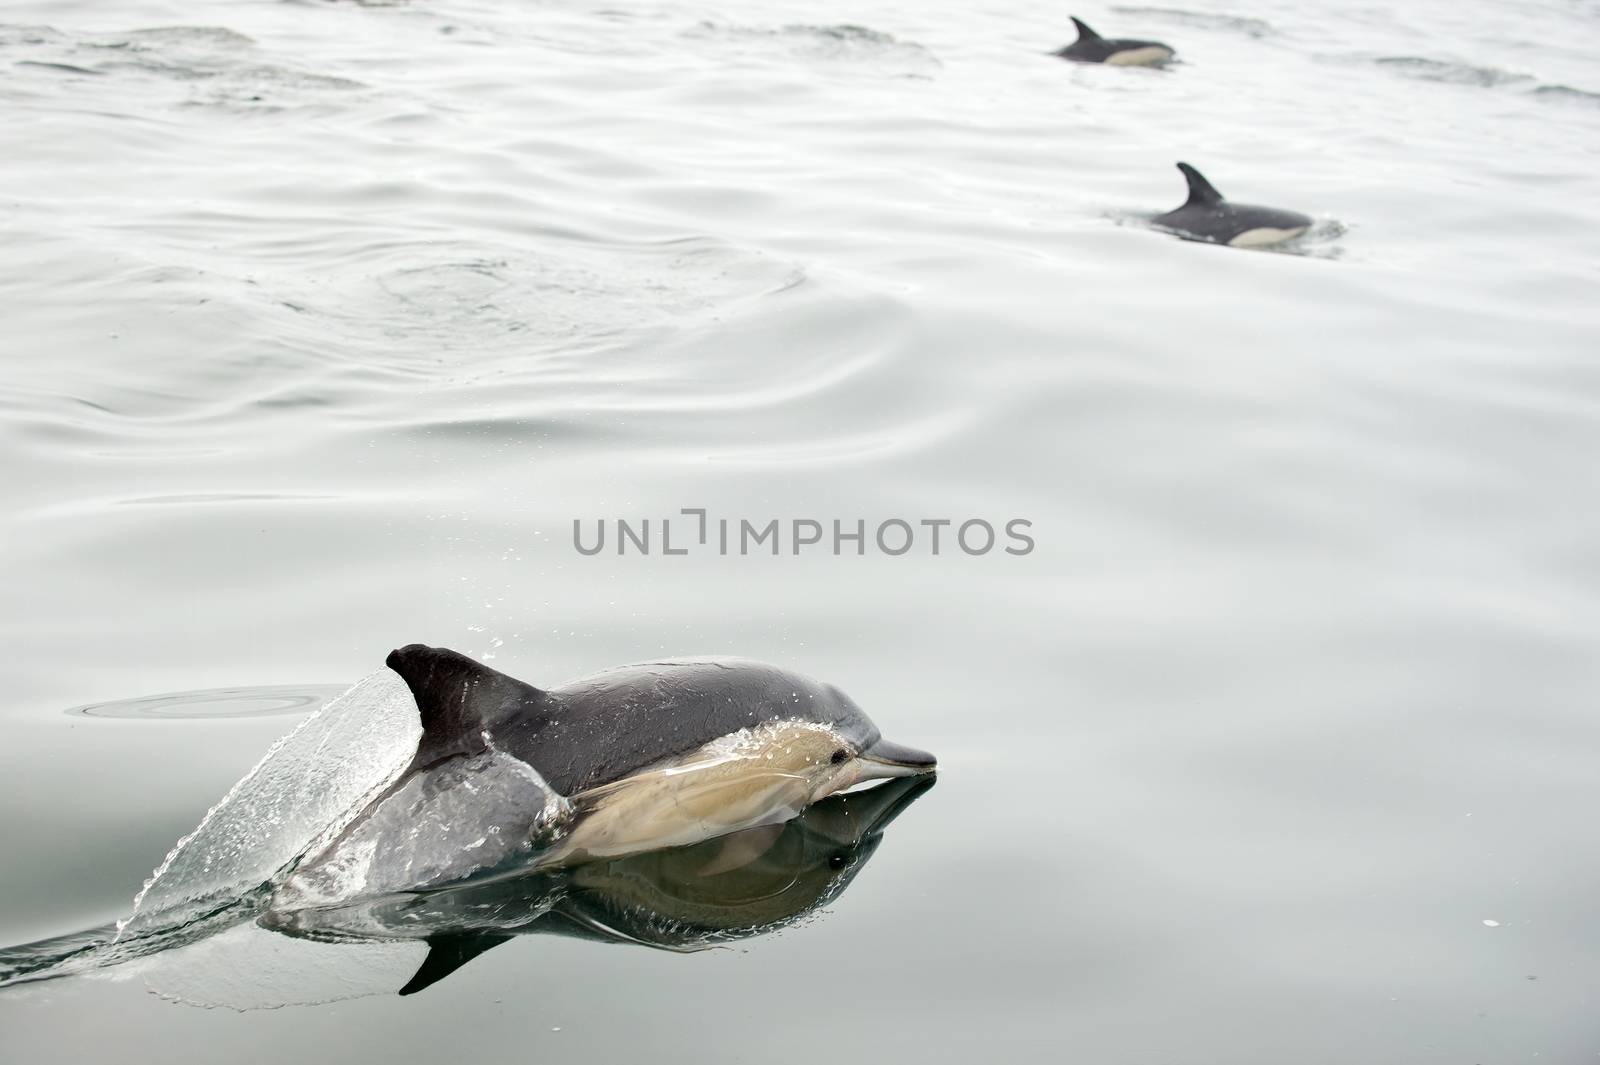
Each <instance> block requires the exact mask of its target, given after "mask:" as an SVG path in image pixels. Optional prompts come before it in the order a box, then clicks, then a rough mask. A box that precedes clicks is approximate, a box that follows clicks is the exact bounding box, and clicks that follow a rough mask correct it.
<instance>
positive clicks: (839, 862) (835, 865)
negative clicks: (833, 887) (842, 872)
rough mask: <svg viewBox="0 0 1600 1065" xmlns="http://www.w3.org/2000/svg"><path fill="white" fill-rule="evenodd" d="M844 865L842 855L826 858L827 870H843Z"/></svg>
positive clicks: (831, 855)
mask: <svg viewBox="0 0 1600 1065" xmlns="http://www.w3.org/2000/svg"><path fill="white" fill-rule="evenodd" d="M845 864H846V863H845V857H844V855H842V854H830V855H829V856H828V868H829V869H833V870H839V869H843V868H844V867H845Z"/></svg>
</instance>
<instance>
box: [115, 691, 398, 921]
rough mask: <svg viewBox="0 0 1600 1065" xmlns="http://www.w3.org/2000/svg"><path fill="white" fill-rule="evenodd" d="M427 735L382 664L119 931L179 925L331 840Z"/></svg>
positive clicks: (184, 853) (288, 739) (228, 813)
mask: <svg viewBox="0 0 1600 1065" xmlns="http://www.w3.org/2000/svg"><path fill="white" fill-rule="evenodd" d="M421 735H422V728H421V725H420V723H419V721H418V715H417V706H416V703H415V701H413V699H412V697H411V693H410V692H409V691H408V690H407V689H406V686H405V684H404V683H403V682H402V681H401V680H400V678H399V677H398V676H397V675H396V674H395V673H394V672H393V671H391V670H388V669H381V670H378V671H377V672H375V673H373V674H371V675H370V676H367V677H365V678H363V679H362V680H361V681H359V682H357V683H356V685H355V686H354V687H352V688H351V689H350V690H349V691H347V692H345V693H344V694H343V695H341V696H339V697H338V698H337V699H334V700H332V701H331V702H329V703H327V704H326V705H325V706H323V707H322V708H321V709H319V710H317V711H316V712H315V713H313V714H312V715H311V716H310V717H308V718H306V719H305V720H304V721H302V722H301V723H300V724H299V725H298V726H296V727H295V728H294V730H293V731H291V732H290V733H289V734H288V735H286V736H284V737H283V738H282V739H280V740H279V741H278V742H277V743H275V744H273V745H272V747H271V748H270V749H269V750H268V751H267V753H266V755H265V757H263V758H262V759H261V761H260V762H258V763H256V766H255V768H254V769H252V770H250V772H248V773H246V774H245V776H244V778H243V779H242V780H240V781H239V782H238V783H237V784H235V785H234V786H233V787H232V788H231V789H230V790H229V791H228V794H227V795H225V796H223V798H222V800H221V801H220V802H218V803H217V804H216V805H215V806H213V807H212V808H211V809H210V811H208V812H207V813H206V815H205V817H204V818H202V819H201V821H200V824H199V825H198V826H197V827H196V828H195V830H194V831H193V832H191V833H189V834H188V835H187V836H185V837H183V839H181V840H179V841H178V843H177V845H176V846H175V847H173V848H172V851H171V852H170V853H169V854H168V855H167V857H166V860H165V861H163V862H162V863H161V865H160V866H159V867H158V868H157V869H156V871H155V872H154V873H153V874H152V875H151V877H150V879H149V880H147V881H146V882H145V885H144V888H143V889H142V890H141V891H140V892H139V894H138V896H137V897H136V898H135V899H134V900H133V911H132V913H131V914H130V915H129V916H128V917H127V918H126V919H125V920H123V921H120V922H118V925H117V938H118V939H119V940H120V939H122V938H124V937H125V936H129V935H134V934H144V933H146V932H150V931H154V930H157V929H161V928H169V927H173V926H175V925H179V924H183V923H185V922H186V921H189V920H192V919H194V918H195V917H198V916H200V915H202V914H204V913H206V912H209V911H211V910H214V909H216V908H217V907H218V906H219V905H224V904H226V903H228V902H231V901H233V900H235V899H238V898H242V897H244V896H246V895H248V894H249V893H251V892H253V891H255V890H257V889H259V888H261V887H262V886H263V885H264V884H267V883H269V882H270V881H271V880H272V879H273V878H274V877H275V876H277V875H278V874H279V873H280V872H281V871H282V870H283V868H284V866H286V865H287V864H288V863H289V862H291V861H293V860H294V859H295V858H296V857H298V856H299V855H301V854H303V853H305V852H306V851H308V850H312V849H315V848H317V847H319V846H325V845H326V841H327V840H329V839H331V838H333V836H334V835H336V834H337V833H339V832H340V831H342V830H343V828H344V826H345V825H347V824H349V822H350V821H351V820H352V819H353V818H354V817H355V816H356V814H358V813H359V812H360V811H361V810H362V808H363V807H364V806H365V805H366V803H367V802H369V801H370V800H371V799H372V797H374V796H375V795H376V794H378V793H379V792H381V791H382V790H383V789H384V788H386V787H388V786H389V784H391V783H392V782H393V781H394V780H395V779H396V778H397V777H398V776H399V775H400V773H401V771H402V770H404V769H405V767H406V765H407V764H408V763H409V762H410V759H411V757H412V755H413V754H414V753H415V751H416V747H417V741H418V739H419V738H420V737H421Z"/></svg>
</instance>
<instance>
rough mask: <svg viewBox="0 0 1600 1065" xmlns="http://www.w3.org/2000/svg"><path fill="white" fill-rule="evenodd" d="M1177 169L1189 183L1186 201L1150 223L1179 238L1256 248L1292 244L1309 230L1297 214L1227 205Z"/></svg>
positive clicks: (1189, 172) (1188, 170)
mask: <svg viewBox="0 0 1600 1065" xmlns="http://www.w3.org/2000/svg"><path fill="white" fill-rule="evenodd" d="M1178 169H1179V170H1181V171H1183V176H1184V178H1185V179H1187V180H1188V182H1189V198H1188V200H1186V201H1184V204H1183V206H1182V207H1178V208H1174V209H1173V210H1171V211H1168V212H1167V213H1166V214H1162V215H1157V216H1156V217H1155V218H1153V219H1151V223H1152V224H1153V225H1156V226H1159V227H1160V228H1162V229H1165V230H1169V231H1171V232H1173V233H1176V234H1177V235H1178V236H1180V237H1185V238H1187V239H1189V240H1201V241H1209V242H1210V243H1213V244H1227V245H1230V246H1232V247H1235V248H1260V247H1265V246H1267V245H1270V244H1281V243H1283V242H1284V241H1287V240H1293V239H1294V238H1295V237H1298V236H1300V235H1301V234H1303V233H1304V232H1305V231H1306V230H1308V229H1310V228H1311V219H1310V218H1309V217H1307V216H1306V215H1303V214H1300V213H1299V212H1298V211H1285V210H1283V209H1281V208H1278V207H1256V206H1254V205H1252V204H1248V203H1230V202H1229V201H1227V200H1225V199H1223V198H1222V193H1220V192H1218V191H1217V190H1216V189H1215V188H1213V187H1212V185H1211V182H1209V181H1207V180H1206V179H1205V175H1203V174H1201V173H1200V171H1198V170H1196V169H1195V168H1194V167H1192V166H1190V165H1189V164H1188V163H1179V164H1178Z"/></svg>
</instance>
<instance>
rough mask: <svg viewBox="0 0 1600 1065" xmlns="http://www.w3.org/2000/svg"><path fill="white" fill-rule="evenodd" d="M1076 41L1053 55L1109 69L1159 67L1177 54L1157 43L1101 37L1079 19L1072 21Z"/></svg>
mask: <svg viewBox="0 0 1600 1065" xmlns="http://www.w3.org/2000/svg"><path fill="white" fill-rule="evenodd" d="M1072 24H1073V25H1074V26H1076V27H1077V28H1078V39H1077V40H1075V41H1073V42H1072V43H1071V44H1069V45H1067V46H1066V47H1065V48H1062V49H1061V50H1060V51H1058V52H1056V53H1054V54H1055V55H1057V56H1059V57H1061V58H1062V59H1070V60H1072V61H1074V62H1077V63H1104V64H1105V65H1106V66H1111V67H1152V66H1160V65H1161V64H1162V63H1165V62H1166V61H1167V60H1169V59H1171V58H1172V57H1173V56H1174V55H1176V54H1177V53H1176V52H1174V51H1173V50H1172V49H1171V48H1170V47H1169V46H1167V45H1165V44H1162V43H1161V42H1160V41H1140V40H1133V39H1131V38H1124V37H1117V38H1108V37H1102V36H1100V35H1099V34H1098V33H1096V32H1094V30H1092V29H1090V28H1089V24H1088V23H1086V22H1084V21H1083V20H1082V19H1079V18H1074V19H1073V20H1072Z"/></svg>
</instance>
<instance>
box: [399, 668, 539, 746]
mask: <svg viewBox="0 0 1600 1065" xmlns="http://www.w3.org/2000/svg"><path fill="white" fill-rule="evenodd" d="M384 665H386V666H388V667H389V668H390V669H392V670H394V671H395V672H396V673H398V674H400V679H401V680H404V681H405V682H406V687H408V688H410V689H411V695H412V697H413V698H415V699H416V701H417V712H418V713H419V714H420V715H421V717H422V739H421V741H420V742H418V744H417V764H419V765H425V764H427V763H429V762H435V761H438V760H439V759H440V758H444V757H448V756H449V755H452V754H476V753H478V752H479V751H481V750H482V749H483V747H484V739H483V733H484V732H486V731H488V732H492V731H493V730H494V728H495V726H496V725H497V724H498V723H499V722H501V721H503V720H506V719H508V718H510V717H512V716H513V715H526V714H527V713H528V712H529V711H530V710H532V709H534V708H535V707H536V706H537V704H538V703H539V702H541V701H542V700H543V699H544V692H542V691H540V690H539V689H538V688H535V687H534V686H533V685H531V684H524V683H523V682H522V681H520V680H517V679H516V678H514V677H508V676H506V675H505V674H504V673H499V672H496V671H495V670H492V669H490V668H489V667H488V666H486V665H484V664H483V663H482V662H479V661H477V660H475V659H471V658H468V657H467V656H466V655H464V654H461V653H460V652H458V651H452V650H450V649H449V648H447V647H428V646H427V645H425V644H420V643H414V644H409V645H407V646H405V647H401V648H399V649H398V650H395V651H390V652H389V657H388V658H386V659H384Z"/></svg>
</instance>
